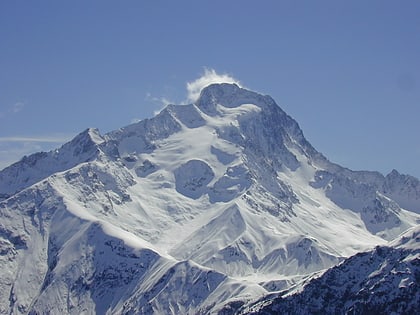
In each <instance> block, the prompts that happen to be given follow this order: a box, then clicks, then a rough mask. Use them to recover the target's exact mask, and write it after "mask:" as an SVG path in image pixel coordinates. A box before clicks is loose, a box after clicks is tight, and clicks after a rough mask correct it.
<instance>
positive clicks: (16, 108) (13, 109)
mask: <svg viewBox="0 0 420 315" xmlns="http://www.w3.org/2000/svg"><path fill="white" fill-rule="evenodd" d="M24 107H25V103H24V102H16V103H14V104H13V105H11V106H10V105H9V106H8V108H5V110H4V111H2V112H0V119H1V118H4V117H6V116H9V115H13V114H17V113H19V112H21V111H23V109H24Z"/></svg>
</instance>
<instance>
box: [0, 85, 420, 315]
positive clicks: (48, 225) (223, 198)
mask: <svg viewBox="0 0 420 315" xmlns="http://www.w3.org/2000/svg"><path fill="white" fill-rule="evenodd" d="M0 198H1V199H0V200H1V201H0V260H1V265H2V266H4V267H3V268H1V270H0V314H3V313H4V314H6V313H7V314H27V313H30V314H37V313H48V312H50V313H58V312H64V313H70V314H80V313H87V314H89V313H90V314H92V313H98V314H105V313H109V314H111V313H112V314H150V313H156V314H199V313H202V314H208V313H217V312H219V311H221V312H228V310H229V307H231V306H232V305H241V306H242V305H244V304H248V303H252V301H255V300H258V299H260V298H261V297H263V296H267V294H269V293H270V292H271V294H276V293H275V292H281V291H282V290H286V289H289V288H293V287H296V286H297V287H299V285H300V284H301V283H307V281H308V277H309V278H310V277H312V275H314V274H316V275H319V274H320V273H322V272H323V271H325V270H326V269H328V268H331V267H333V266H335V265H337V264H338V263H340V262H341V261H343V260H344V259H345V258H347V257H349V256H352V255H355V254H356V253H358V252H361V251H366V250H370V249H372V248H374V247H375V246H377V245H381V246H384V245H386V244H388V242H389V241H392V240H394V239H395V238H396V237H397V236H398V235H400V234H401V233H403V232H405V231H406V230H408V229H410V228H412V227H415V226H417V225H418V224H419V222H420V182H419V180H418V179H416V178H414V177H411V176H408V175H401V174H399V173H398V172H397V171H393V172H391V173H390V174H389V175H387V176H383V175H381V174H380V173H377V172H365V171H351V170H349V169H346V168H343V167H341V166H339V165H336V164H333V163H331V162H329V161H328V160H327V159H326V158H325V157H324V156H323V155H322V154H321V153H319V152H317V151H316V150H315V149H314V148H313V147H312V146H311V144H310V143H309V142H308V141H307V140H306V139H305V137H304V135H303V133H302V131H301V129H300V128H299V125H298V124H297V123H296V122H295V121H294V120H293V119H292V118H291V117H290V116H288V115H287V114H286V113H285V112H284V111H282V110H281V109H280V107H278V106H277V104H276V103H275V102H274V100H273V99H272V98H270V97H269V96H263V95H260V94H258V93H255V92H252V91H249V90H246V89H243V88H240V87H238V86H237V85H235V84H214V85H210V86H208V87H207V88H205V89H204V90H203V91H202V93H201V96H200V98H199V99H198V100H197V101H196V102H195V103H194V104H190V105H169V106H167V107H166V108H165V109H164V110H162V111H161V113H159V114H158V115H157V116H155V117H153V118H151V119H146V120H143V121H140V122H138V123H135V124H132V125H129V126H127V127H124V128H121V129H119V130H116V131H113V132H110V133H108V134H105V135H100V134H99V132H98V130H95V129H88V130H86V131H84V132H82V133H81V134H80V135H78V136H77V137H75V139H73V140H72V141H70V142H69V143H67V144H65V145H63V146H62V147H61V148H59V149H56V150H53V151H51V152H47V153H38V154H34V155H31V156H29V157H24V158H23V159H22V160H21V161H19V162H17V163H15V164H13V165H11V166H10V167H8V168H6V169H4V170H2V171H1V172H0ZM231 309H232V310H233V308H231Z"/></svg>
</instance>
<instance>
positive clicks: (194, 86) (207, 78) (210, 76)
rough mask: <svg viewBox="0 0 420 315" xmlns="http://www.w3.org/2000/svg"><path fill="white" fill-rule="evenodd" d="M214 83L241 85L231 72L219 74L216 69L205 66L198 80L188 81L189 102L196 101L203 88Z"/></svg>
mask: <svg viewBox="0 0 420 315" xmlns="http://www.w3.org/2000/svg"><path fill="white" fill-rule="evenodd" d="M214 83H236V84H237V85H239V86H241V84H240V83H239V81H238V80H236V79H235V78H233V77H232V76H230V75H229V74H226V73H224V74H218V73H217V72H216V71H215V70H214V69H209V68H204V74H203V75H202V76H201V77H199V78H198V79H197V80H195V81H192V82H187V102H188V103H193V102H195V101H196V100H197V99H198V98H199V96H200V93H201V90H202V89H204V88H205V87H206V86H209V85H210V84H214Z"/></svg>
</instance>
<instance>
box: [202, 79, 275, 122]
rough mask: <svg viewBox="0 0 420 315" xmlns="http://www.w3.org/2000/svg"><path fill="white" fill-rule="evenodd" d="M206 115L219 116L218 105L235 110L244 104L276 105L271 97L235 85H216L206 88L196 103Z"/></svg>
mask: <svg viewBox="0 0 420 315" xmlns="http://www.w3.org/2000/svg"><path fill="white" fill-rule="evenodd" d="M195 104H196V105H197V107H198V108H200V110H202V111H203V112H204V113H206V114H208V115H210V116H214V115H217V114H218V110H217V105H221V106H223V107H227V108H235V107H238V106H240V105H243V104H253V105H256V106H258V107H265V106H267V105H269V104H275V102H274V100H273V99H272V98H271V97H269V96H264V95H261V94H259V93H257V92H254V91H250V90H247V89H245V88H242V87H240V86H238V85H237V84H235V83H216V84H211V85H209V86H207V87H205V88H204V89H203V90H202V91H201V94H200V97H199V98H198V100H197V101H196V103H195Z"/></svg>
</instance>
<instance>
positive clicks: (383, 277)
mask: <svg viewBox="0 0 420 315" xmlns="http://www.w3.org/2000/svg"><path fill="white" fill-rule="evenodd" d="M419 266H420V228H419V227H416V228H413V229H411V230H409V231H408V232H407V233H405V235H403V236H401V237H400V238H398V239H397V240H395V241H393V242H392V243H390V244H389V245H388V246H377V247H375V249H374V250H372V251H369V252H365V253H359V254H357V255H355V256H352V257H350V258H348V259H346V260H345V261H344V262H343V263H341V264H340V265H338V266H336V267H333V268H331V269H330V270H328V271H326V272H325V273H324V274H323V275H322V276H321V277H319V278H317V279H313V280H312V281H310V282H309V283H308V284H307V285H306V286H305V287H304V289H303V290H302V291H301V292H298V293H294V294H290V292H286V293H285V292H283V293H282V294H281V295H282V296H280V297H275V298H273V297H270V298H268V299H265V300H263V301H262V302H259V303H256V304H254V305H252V306H251V307H245V308H243V309H242V310H240V311H238V314H239V313H242V314H278V313H281V314H416V313H418V310H419V309H420V285H419V278H420V268H419ZM226 308H227V309H229V308H228V306H226Z"/></svg>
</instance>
